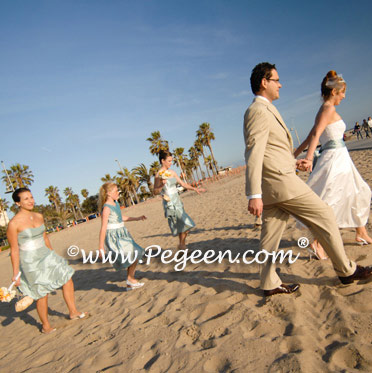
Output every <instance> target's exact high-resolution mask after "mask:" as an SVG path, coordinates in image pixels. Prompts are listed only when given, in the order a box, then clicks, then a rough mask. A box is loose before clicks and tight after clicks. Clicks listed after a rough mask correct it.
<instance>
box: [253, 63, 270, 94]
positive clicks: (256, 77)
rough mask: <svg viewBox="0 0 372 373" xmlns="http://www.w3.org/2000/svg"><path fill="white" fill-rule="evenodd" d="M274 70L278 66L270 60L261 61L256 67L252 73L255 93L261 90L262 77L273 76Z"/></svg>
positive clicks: (268, 77)
mask: <svg viewBox="0 0 372 373" xmlns="http://www.w3.org/2000/svg"><path fill="white" fill-rule="evenodd" d="M272 70H276V67H275V65H274V64H271V63H269V62H261V63H259V64H258V65H256V66H255V67H254V69H253V70H252V74H251V89H252V92H253V94H254V95H255V94H257V92H259V90H260V88H261V82H262V79H263V78H266V79H270V78H271V71H272Z"/></svg>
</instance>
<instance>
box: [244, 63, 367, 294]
mask: <svg viewBox="0 0 372 373" xmlns="http://www.w3.org/2000/svg"><path fill="white" fill-rule="evenodd" d="M281 86H282V85H281V84H280V82H279V75H278V72H277V71H276V67H275V65H272V64H270V63H267V62H263V63H261V64H258V65H257V66H256V67H255V68H254V69H253V70H252V75H251V87H252V91H253V93H254V95H255V96H256V97H255V99H254V101H253V103H252V104H251V106H250V107H249V108H248V110H247V111H246V113H245V115H244V139H245V144H246V148H245V160H246V166H247V169H246V195H247V198H248V200H249V202H248V211H249V212H250V213H252V214H254V215H255V216H256V217H260V216H261V214H262V213H263V225H262V230H261V240H260V249H261V250H266V251H268V252H274V251H276V250H277V249H278V247H279V244H280V240H281V237H282V234H283V232H284V229H285V227H286V223H287V220H288V218H289V215H293V216H295V217H296V218H297V219H299V220H300V221H301V222H302V223H304V224H305V225H306V226H308V227H309V228H310V230H311V231H312V233H313V234H314V236H315V237H318V238H319V242H320V243H321V245H322V246H323V247H324V249H325V250H326V252H327V254H328V256H329V258H330V259H331V261H332V264H333V268H334V270H335V271H336V274H337V275H338V276H339V278H340V281H341V282H342V283H344V284H350V283H352V282H353V281H355V280H360V279H366V278H368V277H370V276H372V268H370V267H362V266H359V265H358V266H357V265H356V264H355V263H354V262H352V261H351V260H350V259H348V257H347V256H346V254H345V250H344V246H343V242H342V239H341V235H340V232H339V230H338V227H337V224H336V219H335V216H334V214H333V210H332V208H331V207H329V206H328V205H327V204H326V203H325V202H323V201H322V200H321V199H320V198H319V197H318V196H317V195H316V194H315V193H314V192H313V191H312V190H311V189H310V188H309V187H308V186H307V185H306V184H305V183H304V182H303V181H302V180H301V179H300V178H299V177H298V176H297V175H296V166H297V168H299V169H301V170H306V169H308V167H309V166H310V161H307V160H299V161H297V162H296V160H295V159H294V157H293V149H292V146H293V144H292V137H291V134H290V133H289V131H288V128H287V127H286V125H285V123H284V121H283V118H282V117H281V116H280V114H279V112H278V110H277V109H276V108H275V106H274V105H273V104H272V101H274V100H276V99H278V98H279V89H280V88H281ZM370 278H371V279H372V277H370ZM261 288H262V289H263V290H264V294H265V295H266V296H270V295H274V294H280V293H293V292H295V291H296V290H298V288H299V285H298V284H292V285H286V284H282V282H281V280H280V278H279V276H278V274H277V273H276V271H275V264H273V263H272V262H271V261H270V260H268V261H267V262H266V263H265V264H263V265H262V267H261Z"/></svg>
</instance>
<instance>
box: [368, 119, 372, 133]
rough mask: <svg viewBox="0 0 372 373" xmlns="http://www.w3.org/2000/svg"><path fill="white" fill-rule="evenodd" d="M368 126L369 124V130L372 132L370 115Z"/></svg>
mask: <svg viewBox="0 0 372 373" xmlns="http://www.w3.org/2000/svg"><path fill="white" fill-rule="evenodd" d="M367 123H368V126H369V130H370V131H371V133H372V119H371V117H368V122H367Z"/></svg>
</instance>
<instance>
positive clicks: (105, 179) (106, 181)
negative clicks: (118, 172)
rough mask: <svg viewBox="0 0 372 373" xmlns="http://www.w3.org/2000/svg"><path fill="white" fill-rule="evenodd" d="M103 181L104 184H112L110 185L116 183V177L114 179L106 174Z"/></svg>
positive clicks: (102, 178)
mask: <svg viewBox="0 0 372 373" xmlns="http://www.w3.org/2000/svg"><path fill="white" fill-rule="evenodd" d="M101 181H102V182H103V183H108V182H110V183H115V176H114V177H111V175H110V174H105V176H104V177H101Z"/></svg>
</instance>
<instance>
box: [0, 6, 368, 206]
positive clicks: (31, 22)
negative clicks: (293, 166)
mask: <svg viewBox="0 0 372 373" xmlns="http://www.w3.org/2000/svg"><path fill="white" fill-rule="evenodd" d="M371 13H372V2H370V1H363V0H362V1H358V3H357V4H355V3H353V2H350V1H343V0H341V1H337V2H329V1H311V2H310V1H309V2H299V1H282V2H279V1H265V2H262V1H238V0H235V1H232V0H230V1H227V0H225V1H222V0H209V1H206V0H196V1H194V0H188V1H181V0H180V1H176V0H169V1H166V0H157V1H150V0H147V1H144V0H143V1H142V0H137V1H116V0H110V1H102V0H101V1H95V0H90V1H82V0H74V1H69V0H64V1H55V0H46V1H39V0H33V1H19V0H12V1H5V0H0V51H1V53H0V56H1V58H0V134H1V135H0V139H1V140H0V141H1V144H0V160H2V161H4V163H5V166H6V167H7V168H10V166H11V165H13V164H16V163H20V164H22V165H28V166H29V167H30V169H31V171H32V172H33V174H34V183H33V184H32V186H31V190H32V192H33V194H34V197H35V200H36V203H38V204H41V203H44V204H46V203H48V200H47V198H46V197H45V188H47V187H48V186H50V185H54V186H57V187H58V188H59V190H60V193H61V195H62V196H63V190H64V189H65V188H66V187H71V188H72V190H73V191H74V192H75V193H79V194H80V191H81V189H83V188H86V189H88V191H89V193H90V195H93V194H96V193H97V192H98V190H99V187H100V185H101V184H102V182H101V180H100V179H101V177H103V176H104V175H105V174H107V173H110V174H111V175H115V174H116V172H117V171H118V170H119V167H118V164H117V162H115V160H116V159H117V160H119V161H120V163H121V165H122V166H123V167H127V168H128V169H132V168H133V167H136V166H138V165H139V164H140V163H144V164H145V165H146V166H147V167H148V166H149V165H150V164H151V163H152V162H153V161H155V160H156V158H155V157H154V156H152V155H151V154H150V152H149V145H150V144H149V142H147V141H146V139H147V138H148V137H150V135H151V132H153V131H157V130H158V131H160V133H161V135H162V136H163V137H164V138H165V139H166V140H168V141H169V143H170V146H171V150H172V149H174V148H176V147H183V148H185V151H187V150H188V149H189V148H190V147H191V146H192V145H193V143H194V141H195V133H196V130H197V129H198V127H199V125H200V124H201V123H203V122H208V123H210V125H211V129H212V131H213V132H214V135H215V138H216V139H215V140H214V141H213V142H212V147H213V151H214V155H215V157H216V159H217V162H218V164H219V165H220V166H231V165H238V164H243V162H244V140H243V135H242V133H243V129H242V128H243V116H244V112H245V110H246V109H247V107H248V106H249V105H250V103H251V102H252V99H253V94H252V93H251V90H250V84H249V78H250V74H251V71H252V69H253V67H254V66H255V65H256V64H257V63H259V62H262V61H268V62H271V63H275V64H276V67H277V70H278V73H279V76H280V81H281V83H282V85H283V87H282V88H281V91H280V96H281V97H280V99H279V100H277V101H275V102H274V104H275V105H276V106H277V108H278V109H279V111H280V112H281V114H282V117H283V118H284V120H285V121H286V123H287V126H288V127H289V128H295V129H296V130H297V132H298V135H299V137H300V140H303V139H304V138H305V136H306V135H307V133H308V132H309V130H310V129H311V127H312V125H313V123H314V118H315V115H316V113H317V111H318V109H319V106H320V105H321V98H320V84H321V81H322V79H323V77H324V76H325V75H326V73H327V71H329V70H331V69H332V70H336V71H337V72H338V73H342V75H343V77H344V79H345V80H346V82H347V92H346V99H345V100H344V101H343V102H342V103H341V105H340V106H339V107H338V108H337V111H338V112H339V114H340V115H341V116H342V117H343V119H344V121H345V122H346V124H347V127H348V128H351V127H352V126H353V125H354V123H355V121H361V120H362V119H363V118H367V116H371V115H372V104H371V95H372V90H371V87H372V63H371V62H372V48H371V46H372V45H371V44H372V38H371V30H372V18H371ZM292 133H293V137H294V144H295V146H296V145H297V140H296V136H295V135H294V132H292ZM0 198H3V199H4V198H5V199H6V200H8V201H10V195H9V194H5V184H4V183H1V185H0ZM80 198H81V199H82V197H81V195H80Z"/></svg>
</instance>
